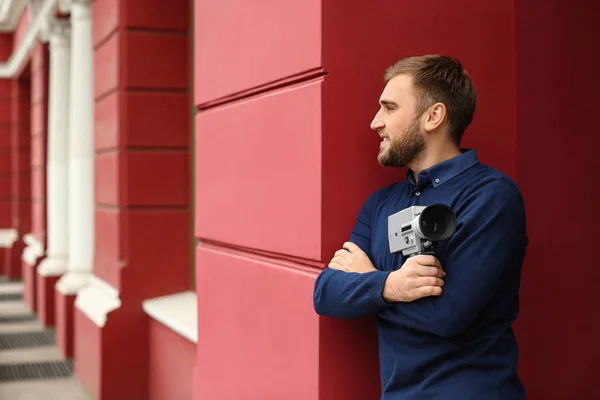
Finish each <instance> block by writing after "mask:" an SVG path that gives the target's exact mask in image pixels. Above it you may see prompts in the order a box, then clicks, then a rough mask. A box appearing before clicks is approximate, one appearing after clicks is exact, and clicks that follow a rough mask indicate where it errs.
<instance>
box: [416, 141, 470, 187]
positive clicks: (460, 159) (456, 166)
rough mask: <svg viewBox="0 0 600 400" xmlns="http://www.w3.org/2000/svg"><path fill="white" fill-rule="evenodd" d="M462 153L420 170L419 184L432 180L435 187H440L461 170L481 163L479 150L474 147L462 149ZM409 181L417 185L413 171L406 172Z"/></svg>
mask: <svg viewBox="0 0 600 400" xmlns="http://www.w3.org/2000/svg"><path fill="white" fill-rule="evenodd" d="M460 152H461V154H459V155H458V156H456V157H453V158H451V159H449V160H446V161H442V162H441V163H438V164H436V165H433V166H431V167H429V168H427V169H424V170H423V171H421V172H419V175H418V177H419V185H422V184H426V183H428V182H431V184H432V185H433V187H438V186H440V185H443V184H444V183H446V182H448V181H449V180H450V179H452V178H454V177H455V176H457V175H458V174H460V173H461V172H463V171H465V170H467V169H469V168H471V167H472V166H474V165H476V164H479V159H478V157H477V151H476V150H474V149H460ZM406 178H407V179H408V181H409V182H410V183H411V184H412V185H415V186H416V183H415V179H414V177H413V173H412V171H411V170H410V169H409V170H408V171H407V173H406Z"/></svg>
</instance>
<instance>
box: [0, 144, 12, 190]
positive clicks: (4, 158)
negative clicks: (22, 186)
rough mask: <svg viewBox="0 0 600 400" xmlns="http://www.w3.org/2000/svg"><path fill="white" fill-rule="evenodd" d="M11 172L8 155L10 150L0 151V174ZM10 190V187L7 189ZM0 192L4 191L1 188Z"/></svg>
mask: <svg viewBox="0 0 600 400" xmlns="http://www.w3.org/2000/svg"><path fill="white" fill-rule="evenodd" d="M10 172H12V162H11V157H10V151H4V149H3V151H2V152H0V174H2V176H3V177H4V175H5V174H7V173H10ZM9 190H10V189H9ZM0 193H4V191H3V190H2V189H0Z"/></svg>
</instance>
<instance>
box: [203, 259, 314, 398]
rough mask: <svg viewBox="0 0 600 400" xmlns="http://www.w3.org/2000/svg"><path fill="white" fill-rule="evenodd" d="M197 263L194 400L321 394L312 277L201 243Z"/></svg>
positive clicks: (298, 396)
mask: <svg viewBox="0 0 600 400" xmlns="http://www.w3.org/2000/svg"><path fill="white" fill-rule="evenodd" d="M196 262H197V266H198V274H197V293H198V323H199V326H198V330H199V332H201V334H200V337H201V339H200V340H199V342H198V346H197V350H198V357H197V364H196V365H197V368H196V377H195V382H196V390H195V397H196V398H198V399H286V400H310V399H317V398H319V393H318V385H319V376H318V375H319V370H318V367H317V366H318V364H319V317H318V316H317V314H315V312H314V308H313V304H312V296H310V295H307V294H310V293H312V289H313V286H314V280H315V276H314V275H313V274H309V273H305V272H300V271H298V270H294V269H293V268H289V267H282V266H278V265H274V264H271V263H269V262H268V261H263V260H250V259H245V258H244V257H243V256H241V255H233V254H232V255H230V254H225V253H221V252H218V251H216V250H212V249H208V248H202V247H200V248H199V249H198V252H197V261H196ZM224 288H227V289H226V290H224Z"/></svg>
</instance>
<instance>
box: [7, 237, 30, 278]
mask: <svg viewBox="0 0 600 400" xmlns="http://www.w3.org/2000/svg"><path fill="white" fill-rule="evenodd" d="M24 249H25V243H23V240H22V238H20V239H19V240H17V241H16V242H15V243H14V244H13V246H12V247H11V248H8V249H7V251H6V253H5V257H6V258H5V260H4V268H5V271H6V276H8V277H9V278H10V279H22V278H23V267H22V265H21V263H22V262H23V261H22V260H21V255H22V254H23V250H24ZM23 279H26V278H23Z"/></svg>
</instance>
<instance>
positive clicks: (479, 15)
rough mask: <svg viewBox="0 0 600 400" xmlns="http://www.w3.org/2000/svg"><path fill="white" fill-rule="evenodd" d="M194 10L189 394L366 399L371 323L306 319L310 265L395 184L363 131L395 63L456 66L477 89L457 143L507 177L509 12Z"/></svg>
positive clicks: (219, 6) (440, 4)
mask: <svg viewBox="0 0 600 400" xmlns="http://www.w3.org/2000/svg"><path fill="white" fill-rule="evenodd" d="M195 9H196V15H195V17H196V20H195V23H196V36H195V51H196V71H195V77H196V106H197V108H198V109H199V112H198V114H197V117H196V236H197V237H199V238H200V240H201V243H200V246H199V248H198V252H197V291H198V302H199V310H198V312H199V318H198V320H199V332H200V341H199V344H198V356H197V365H198V366H197V372H196V377H195V387H196V389H195V390H196V391H195V398H198V399H201V398H217V397H218V398H241V397H244V396H249V395H250V397H256V398H286V399H303V400H305V399H317V398H344V399H348V400H351V399H357V400H358V399H361V400H362V399H366V398H377V397H378V395H379V390H380V389H379V385H380V382H379V376H378V364H377V339H376V336H375V330H374V324H373V320H371V319H365V320H355V321H341V320H333V319H328V318H320V317H318V316H317V315H316V314H315V312H314V309H313V306H312V287H313V285H314V278H315V276H316V274H317V273H318V271H319V269H318V268H314V267H315V266H319V265H322V264H321V263H323V262H327V261H329V259H330V258H331V256H332V255H333V252H334V251H335V250H336V249H338V248H339V246H340V245H341V244H342V243H343V242H344V241H345V240H347V238H348V235H349V232H350V230H351V228H352V225H353V224H354V220H355V218H356V215H357V213H358V211H359V209H360V206H361V205H362V203H363V202H364V200H365V199H366V198H367V197H368V195H369V194H371V193H372V192H373V191H374V190H375V189H376V188H378V187H380V186H381V185H384V184H386V183H388V182H391V181H393V180H398V179H404V174H405V171H404V170H398V169H388V170H383V169H382V168H380V167H379V165H378V164H377V161H376V155H377V151H378V143H379V138H378V137H377V135H376V134H375V133H373V132H371V131H370V130H369V123H370V121H371V119H372V118H373V115H374V114H375V112H376V111H377V109H378V104H377V100H378V97H379V94H380V92H381V90H382V89H383V73H384V70H385V68H386V67H387V66H388V65H389V64H391V63H393V62H394V61H395V60H396V59H398V58H400V57H402V56H406V55H414V54H423V53H434V52H447V53H451V54H453V55H456V56H458V57H459V58H460V59H461V60H462V61H464V63H465V65H467V66H468V68H469V71H470V72H471V73H472V75H473V76H475V77H476V84H477V87H478V89H479V91H480V93H481V95H480V97H479V103H478V114H477V118H476V121H475V123H474V124H473V126H472V127H471V129H470V130H469V133H468V134H467V137H466V138H465V145H467V146H475V147H477V148H478V149H479V155H480V158H481V159H482V160H483V161H484V162H488V163H490V164H492V165H494V166H496V167H498V168H500V169H501V170H503V171H505V172H507V173H508V174H510V175H511V176H514V175H515V174H516V159H515V157H516V155H515V143H516V132H515V126H516V108H515V107H514V106H513V107H510V106H509V107H507V106H506V105H507V104H508V105H511V104H512V105H514V104H515V101H516V88H515V85H514V81H515V75H516V66H515V47H514V46H515V44H514V43H515V36H514V24H515V21H514V8H513V7H512V5H511V4H499V3H497V2H496V3H490V2H481V1H477V0H463V1H462V2H461V4H460V5H457V4H456V3H452V4H450V3H449V2H446V1H441V0H437V1H433V3H432V2H427V3H418V2H413V3H410V4H407V3H406V2H396V3H393V2H385V3H382V2H371V3H369V5H368V6H366V5H365V4H363V3H360V4H359V3H356V2H355V3H352V2H350V3H349V2H347V1H342V0H332V1H327V2H323V3H321V2H319V1H316V0H315V1H309V2H306V1H292V2H285V3H283V2H277V1H274V0H273V1H269V2H261V3H260V4H257V3H252V5H249V4H248V3H247V2H243V1H241V0H228V1H224V2H209V1H205V0H196V2H195ZM465 10H468V12H465ZM416 16H419V17H418V18H417V17H416ZM421 16H429V22H428V23H427V27H426V29H424V18H425V17H423V18H421ZM442 16H443V17H442ZM474 31H476V32H478V34H477V35H474V34H473V32H474ZM490 43H494V46H493V47H491V46H490ZM498 108H502V109H503V115H502V118H498V117H497V109H498ZM256 254H261V255H260V256H259V255H256ZM283 260H288V261H283ZM357 343H360V345H356V344H357ZM349 376H351V377H352V376H360V377H361V378H360V379H354V380H352V379H351V380H348V379H347V378H348V377H349ZM342 380H343V381H344V385H340V384H339V382H340V381H342Z"/></svg>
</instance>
